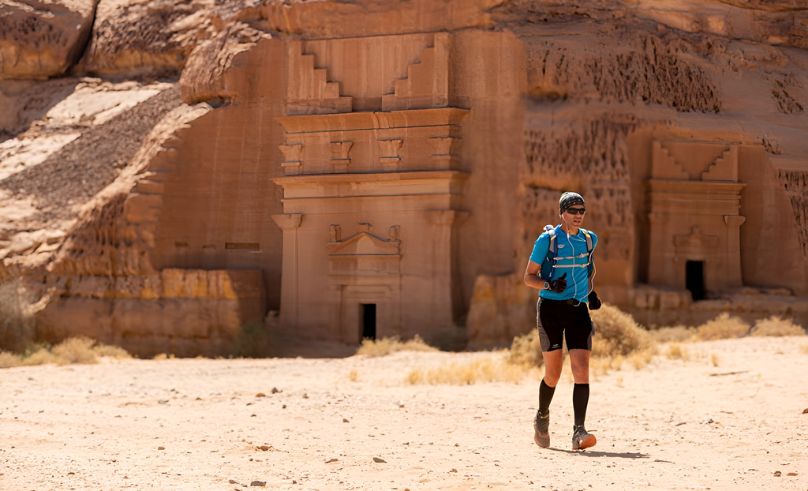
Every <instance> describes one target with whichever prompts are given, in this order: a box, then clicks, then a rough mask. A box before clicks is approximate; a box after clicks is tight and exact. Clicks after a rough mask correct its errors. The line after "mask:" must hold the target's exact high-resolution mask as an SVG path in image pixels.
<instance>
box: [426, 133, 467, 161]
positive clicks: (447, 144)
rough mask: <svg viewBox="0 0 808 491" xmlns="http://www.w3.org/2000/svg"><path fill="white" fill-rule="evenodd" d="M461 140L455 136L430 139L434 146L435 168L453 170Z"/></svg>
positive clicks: (433, 159) (433, 158)
mask: <svg viewBox="0 0 808 491" xmlns="http://www.w3.org/2000/svg"><path fill="white" fill-rule="evenodd" d="M459 140H460V139H459V138H457V137H454V136H437V137H432V138H430V139H429V143H430V145H431V146H432V162H433V163H434V164H435V167H437V168H439V169H441V168H445V169H448V168H451V167H452V164H453V163H454V161H455V160H456V158H455V153H456V149H457V148H458V147H459V146H460V142H459Z"/></svg>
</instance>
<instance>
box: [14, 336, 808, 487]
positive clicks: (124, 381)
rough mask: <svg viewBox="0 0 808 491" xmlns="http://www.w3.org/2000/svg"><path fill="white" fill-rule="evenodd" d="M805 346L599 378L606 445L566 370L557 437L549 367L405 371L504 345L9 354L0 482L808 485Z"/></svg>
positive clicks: (595, 410)
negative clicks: (461, 349) (579, 420)
mask: <svg viewBox="0 0 808 491" xmlns="http://www.w3.org/2000/svg"><path fill="white" fill-rule="evenodd" d="M806 345H808V339H806V338H793V337H792V338H745V339H737V340H722V341H711V342H700V343H693V344H687V345H686V348H687V350H688V351H689V353H690V355H691V358H690V359H689V360H681V359H669V358H668V357H666V356H658V357H656V358H655V359H654V360H653V361H652V362H651V364H650V365H648V366H646V367H644V368H642V369H640V370H635V369H633V368H626V369H623V370H621V371H614V372H610V373H608V374H606V375H601V376H598V377H596V378H595V379H594V380H593V382H592V396H591V399H590V405H589V417H588V420H587V423H588V424H587V426H588V428H589V429H590V431H592V432H594V433H596V434H597V435H598V437H599V443H598V445H597V446H596V447H594V448H593V449H591V450H587V451H585V452H582V453H573V452H571V451H569V446H570V441H569V439H570V429H571V417H572V416H571V411H572V404H571V392H572V391H571V387H572V386H571V382H570V380H569V377H568V376H566V375H565V376H564V377H562V382H561V383H560V384H559V388H558V389H557V391H556V395H555V399H554V401H553V406H552V421H551V431H552V437H553V442H552V443H553V444H552V448H551V449H540V448H538V447H536V446H535V445H534V444H533V441H532V427H531V421H532V417H533V414H534V411H535V407H536V404H537V387H538V385H537V381H536V380H526V381H525V382H523V383H520V384H507V383H486V384H476V385H471V386H432V385H409V384H408V383H407V382H406V381H405V378H406V376H407V374H408V373H409V371H410V370H411V369H413V368H415V367H419V368H424V367H429V366H440V365H444V364H447V363H449V362H451V361H455V362H457V361H464V360H470V359H474V358H480V357H490V356H501V354H499V355H498V354H491V353H460V354H450V353H416V352H401V353H396V354H393V355H389V356H386V357H380V358H366V357H359V356H353V357H350V358H343V359H303V358H296V359H266V360H207V359H186V360H178V359H168V360H159V361H158V360H120V361H118V360H112V359H105V360H104V361H103V362H102V363H100V364H97V365H72V366H64V367H57V366H39V367H19V368H10V369H5V370H0V394H2V399H0V489H3V490H29V489H31V490H34V489H36V490H44V489H125V488H129V489H245V488H246V489H261V487H262V486H264V487H265V488H269V489H399V490H403V489H407V488H408V489H411V490H416V489H487V488H488V489H490V488H493V489H576V490H577V489H641V488H645V489H799V490H805V489H808V452H806V450H805V445H806V437H808V414H805V413H804V410H805V409H806V408H808V382H806V381H807V380H808V347H806ZM715 364H717V366H715ZM567 368H568V367H567ZM353 371H355V372H354V376H352V375H351V373H352V372H353ZM567 374H568V370H567ZM352 379H353V380H352ZM259 393H261V394H264V396H260V395H259Z"/></svg>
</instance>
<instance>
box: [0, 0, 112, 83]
mask: <svg viewBox="0 0 808 491" xmlns="http://www.w3.org/2000/svg"><path fill="white" fill-rule="evenodd" d="M96 2H97V0H9V1H5V2H3V3H2V5H0V79H45V78H49V77H54V76H58V75H62V74H64V73H65V71H66V70H67V69H68V68H70V66H72V65H73V64H74V63H75V62H76V61H78V58H79V57H80V56H81V55H82V52H83V49H84V46H85V43H86V42H87V38H88V36H89V35H90V29H91V26H92V24H93V16H94V10H95V4H96Z"/></svg>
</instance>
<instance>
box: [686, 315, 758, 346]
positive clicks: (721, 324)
mask: <svg viewBox="0 0 808 491" xmlns="http://www.w3.org/2000/svg"><path fill="white" fill-rule="evenodd" d="M747 334H749V324H747V323H746V322H744V321H743V320H742V319H740V318H738V317H732V316H730V315H729V314H727V313H726V312H724V313H723V314H721V315H719V316H718V317H716V318H715V319H713V320H711V321H707V322H705V323H704V324H702V325H700V326H699V327H697V328H696V337H697V338H698V339H699V340H702V341H710V340H714V339H731V338H741V337H744V336H746V335H747Z"/></svg>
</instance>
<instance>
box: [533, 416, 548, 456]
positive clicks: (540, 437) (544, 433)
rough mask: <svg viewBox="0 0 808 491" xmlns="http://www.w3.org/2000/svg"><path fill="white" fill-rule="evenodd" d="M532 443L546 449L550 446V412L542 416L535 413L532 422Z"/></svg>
mask: <svg viewBox="0 0 808 491" xmlns="http://www.w3.org/2000/svg"><path fill="white" fill-rule="evenodd" d="M533 432H534V433H533V441H534V442H536V445H538V446H540V447H542V448H547V447H549V446H550V411H547V412H546V413H544V414H542V413H541V411H536V418H535V419H534V420H533Z"/></svg>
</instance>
